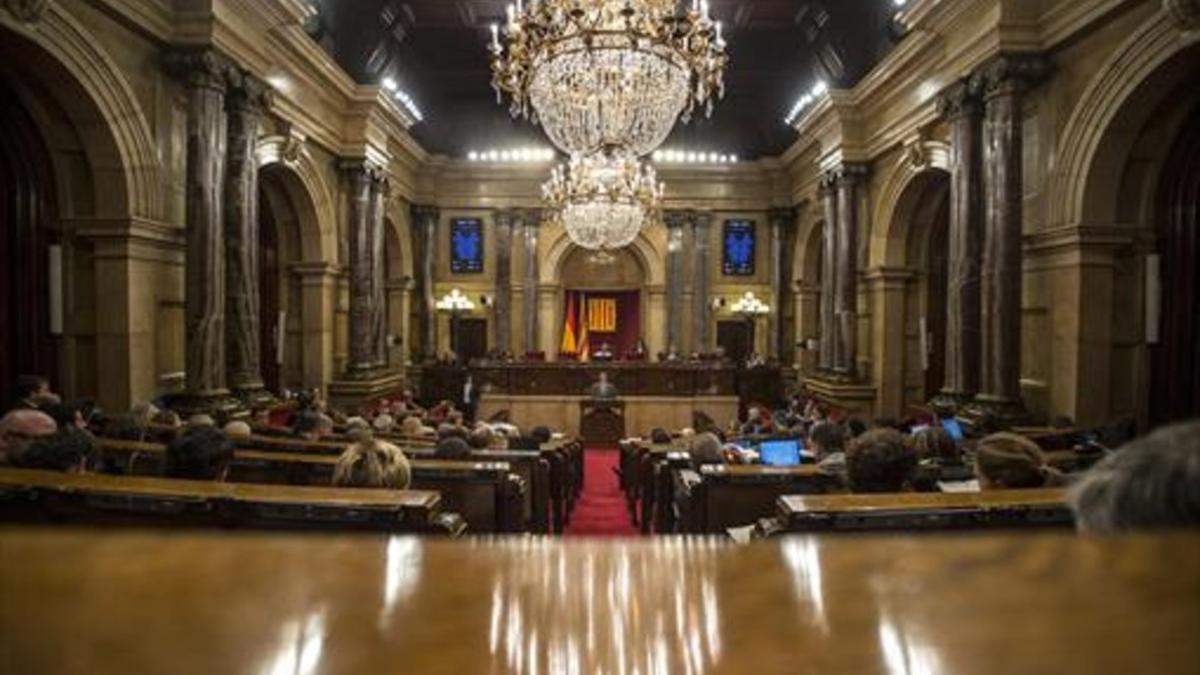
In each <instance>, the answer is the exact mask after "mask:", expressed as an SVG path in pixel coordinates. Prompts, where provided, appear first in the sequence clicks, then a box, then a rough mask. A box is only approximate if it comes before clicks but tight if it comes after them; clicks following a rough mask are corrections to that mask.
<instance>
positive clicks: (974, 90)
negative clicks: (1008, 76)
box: [938, 78, 983, 120]
mask: <svg viewBox="0 0 1200 675" xmlns="http://www.w3.org/2000/svg"><path fill="white" fill-rule="evenodd" d="M981 84H982V83H981V82H976V81H975V80H974V78H964V79H961V80H959V81H958V82H955V83H954V84H952V85H950V86H949V87H947V88H946V90H945V91H943V92H942V93H941V95H940V96H938V114H940V115H941V116H942V117H945V118H946V119H949V120H953V119H956V118H959V117H968V116H971V117H978V116H979V115H980V114H981V113H982V111H983V100H982V98H981V97H980V95H979V86H980V85H981Z"/></svg>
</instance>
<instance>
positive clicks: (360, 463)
mask: <svg viewBox="0 0 1200 675" xmlns="http://www.w3.org/2000/svg"><path fill="white" fill-rule="evenodd" d="M411 484H412V466H411V465H410V464H409V463H408V458H407V457H405V456H404V453H403V452H401V451H400V448H398V447H396V446H395V445H392V444H391V443H385V442H383V441H379V440H376V439H374V438H371V437H364V438H361V439H360V440H358V441H355V442H354V443H351V444H350V446H349V447H347V448H346V450H345V451H344V452H343V453H342V454H341V456H340V457H338V461H337V465H336V466H335V467H334V469H333V485H334V486H336V487H361V488H384V489H391V490H404V489H406V488H407V487H408V486H409V485H411Z"/></svg>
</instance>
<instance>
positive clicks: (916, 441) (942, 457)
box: [911, 426, 962, 464]
mask: <svg viewBox="0 0 1200 675" xmlns="http://www.w3.org/2000/svg"><path fill="white" fill-rule="evenodd" d="M911 444H912V448H913V450H914V451H915V452H916V453H917V459H919V460H927V459H932V460H936V461H939V462H945V463H947V464H957V463H959V462H961V461H962V449H961V448H959V447H958V443H955V442H954V437H953V436H951V435H950V434H949V433H948V432H947V431H946V430H945V429H943V428H942V427H940V426H936V427H925V428H924V429H922V430H920V431H918V432H917V433H915V434H913V435H912V440H911Z"/></svg>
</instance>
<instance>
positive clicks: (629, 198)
mask: <svg viewBox="0 0 1200 675" xmlns="http://www.w3.org/2000/svg"><path fill="white" fill-rule="evenodd" d="M542 197H543V199H544V200H545V202H546V205H547V207H548V208H549V210H550V215H551V218H552V219H557V220H559V221H560V222H561V223H562V225H563V227H564V228H565V229H566V230H567V236H569V237H570V238H571V241H573V242H575V243H576V244H577V245H579V246H581V247H583V248H585V249H589V250H593V251H611V250H616V249H619V248H624V247H625V246H628V245H629V244H632V243H633V240H634V239H637V236H638V233H639V232H641V231H642V228H643V227H644V226H645V225H647V224H649V223H651V222H654V221H656V220H657V219H658V218H659V215H660V211H661V208H662V197H663V186H662V184H661V183H659V182H658V178H657V176H656V174H655V173H654V169H653V168H652V167H651V166H650V165H649V164H645V163H643V162H640V161H638V159H637V158H636V157H634V156H633V155H631V154H628V153H616V154H608V153H596V154H593V155H588V156H586V157H583V156H579V155H574V156H572V157H571V160H570V162H569V163H568V164H566V165H563V166H559V167H556V168H555V169H554V171H553V172H552V173H551V174H550V180H549V182H547V183H546V184H545V185H543V186H542Z"/></svg>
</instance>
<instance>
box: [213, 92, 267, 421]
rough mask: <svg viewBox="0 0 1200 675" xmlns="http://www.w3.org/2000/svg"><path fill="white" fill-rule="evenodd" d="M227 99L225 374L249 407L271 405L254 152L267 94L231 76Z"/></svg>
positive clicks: (265, 106) (256, 166) (231, 386)
mask: <svg viewBox="0 0 1200 675" xmlns="http://www.w3.org/2000/svg"><path fill="white" fill-rule="evenodd" d="M232 73H233V74H232V77H231V83H232V85H233V86H232V87H231V89H230V91H229V96H228V97H227V98H226V112H227V114H228V116H229V124H228V138H229V148H228V150H229V152H228V155H227V164H226V171H225V198H224V205H225V212H224V215H225V285H226V289H225V290H226V297H225V349H226V353H225V365H226V367H225V372H226V376H227V377H228V381H229V386H230V388H232V389H233V392H234V393H235V394H236V395H237V396H238V397H239V398H241V399H242V401H244V402H245V403H246V404H247V405H259V404H263V403H266V402H269V401H270V400H271V399H272V398H273V397H272V396H271V394H270V393H269V392H267V391H266V389H265V388H264V386H263V379H262V355H261V353H260V351H261V350H260V344H261V343H260V339H261V335H260V332H261V326H260V325H259V316H260V310H261V307H260V301H259V293H258V287H259V270H258V256H259V232H258V225H259V224H258V161H257V158H256V157H255V155H254V147H255V144H256V143H257V141H258V133H259V126H260V124H261V122H262V116H263V113H264V111H265V110H266V109H267V107H268V106H269V105H270V102H271V90H270V89H269V88H267V87H266V86H265V85H264V84H263V83H262V82H260V81H259V80H257V79H255V78H254V77H253V76H251V75H248V74H246V73H242V72H239V71H232Z"/></svg>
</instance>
